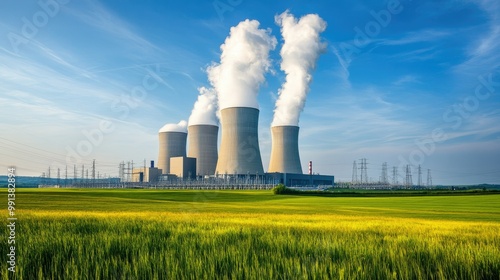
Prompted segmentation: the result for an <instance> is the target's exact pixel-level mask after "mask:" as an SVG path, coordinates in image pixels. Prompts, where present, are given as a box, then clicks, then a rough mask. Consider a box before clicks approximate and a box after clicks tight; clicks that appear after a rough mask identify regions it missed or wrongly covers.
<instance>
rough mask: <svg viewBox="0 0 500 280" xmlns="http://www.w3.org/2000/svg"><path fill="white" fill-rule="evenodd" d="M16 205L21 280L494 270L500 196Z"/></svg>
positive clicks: (188, 197) (52, 194)
mask: <svg viewBox="0 0 500 280" xmlns="http://www.w3.org/2000/svg"><path fill="white" fill-rule="evenodd" d="M0 201H4V202H6V201H7V198H6V190H5V189H3V190H2V193H1V198H0ZM16 207H17V208H16V214H17V215H18V219H19V220H18V221H17V224H16V225H17V227H16V254H17V257H18V259H17V267H16V273H15V276H16V278H17V279H500V195H475V196H429V197H426V196H420V197H375V198H364V197H340V198H334V197H302V196H286V195H280V196H277V195H273V194H272V193H271V192H270V191H206V192H203V191H155V190H73V189H71V190H68V189H65V190H63V189H60V190H48V189H44V190H39V189H25V190H22V189H18V190H17V193H16ZM4 208H5V209H6V208H7V206H6V203H5V207H4ZM1 213H3V215H4V217H7V211H6V210H4V211H2V212H1ZM5 223H7V222H5ZM4 228H5V227H4ZM4 231H5V233H4V234H2V235H1V236H0V244H2V259H1V264H0V275H1V277H0V279H9V275H8V274H9V272H8V271H7V262H6V261H7V258H6V254H7V253H8V252H7V249H8V245H7V238H6V237H7V236H8V233H7V230H6V229H4ZM10 274H12V273H10ZM10 276H11V277H10V279H13V278H12V275H10Z"/></svg>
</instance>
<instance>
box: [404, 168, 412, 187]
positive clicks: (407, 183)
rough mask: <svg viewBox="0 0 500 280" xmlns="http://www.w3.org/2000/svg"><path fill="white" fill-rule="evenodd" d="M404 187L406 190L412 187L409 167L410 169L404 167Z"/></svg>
mask: <svg viewBox="0 0 500 280" xmlns="http://www.w3.org/2000/svg"><path fill="white" fill-rule="evenodd" d="M405 186H406V187H407V188H409V187H411V186H413V181H412V178H411V167H410V165H406V177H405Z"/></svg>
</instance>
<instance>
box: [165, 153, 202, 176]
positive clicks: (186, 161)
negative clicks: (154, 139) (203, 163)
mask: <svg viewBox="0 0 500 280" xmlns="http://www.w3.org/2000/svg"><path fill="white" fill-rule="evenodd" d="M169 174H170V175H175V176H176V177H177V178H182V179H193V178H195V177H196V158H192V157H171V158H170V173H169Z"/></svg>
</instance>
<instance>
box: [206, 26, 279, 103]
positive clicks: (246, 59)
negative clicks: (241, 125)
mask: <svg viewBox="0 0 500 280" xmlns="http://www.w3.org/2000/svg"><path fill="white" fill-rule="evenodd" d="M270 32H271V31H270V30H265V29H259V22H258V21H256V20H248V19H247V20H245V21H242V22H240V23H239V24H238V25H237V26H235V27H231V31H230V34H229V36H228V37H227V38H226V40H225V42H224V44H222V45H221V47H220V48H221V51H222V54H221V58H220V63H219V64H217V63H214V64H213V65H212V66H210V67H209V68H208V69H207V72H208V79H209V81H210V83H211V84H212V86H213V87H214V89H215V90H216V92H217V95H218V100H219V108H220V109H221V110H222V109H225V108H229V107H252V108H258V107H259V104H258V101H257V95H258V92H259V86H260V85H261V84H262V83H263V82H264V81H265V77H264V74H265V73H266V72H267V71H268V70H269V67H270V65H271V63H270V61H269V51H271V50H274V48H275V47H276V44H277V41H276V38H275V37H274V36H271V35H270Z"/></svg>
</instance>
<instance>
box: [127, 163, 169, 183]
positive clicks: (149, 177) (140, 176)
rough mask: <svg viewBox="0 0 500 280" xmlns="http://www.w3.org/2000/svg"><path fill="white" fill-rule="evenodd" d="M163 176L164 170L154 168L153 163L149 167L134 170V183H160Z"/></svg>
mask: <svg viewBox="0 0 500 280" xmlns="http://www.w3.org/2000/svg"><path fill="white" fill-rule="evenodd" d="M161 174H162V170H161V169H158V168H156V167H154V161H151V165H150V166H149V167H138V168H134V169H133V170H132V182H135V183H146V182H149V183H151V182H158V180H159V177H160V176H161Z"/></svg>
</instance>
